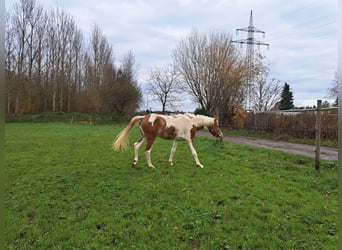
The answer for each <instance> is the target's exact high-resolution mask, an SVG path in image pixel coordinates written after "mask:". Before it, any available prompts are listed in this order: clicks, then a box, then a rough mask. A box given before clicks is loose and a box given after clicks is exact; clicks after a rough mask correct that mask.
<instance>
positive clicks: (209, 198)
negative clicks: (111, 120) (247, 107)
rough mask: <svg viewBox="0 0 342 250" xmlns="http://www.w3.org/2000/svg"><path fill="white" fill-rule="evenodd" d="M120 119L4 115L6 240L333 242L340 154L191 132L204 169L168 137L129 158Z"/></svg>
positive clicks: (234, 245)
mask: <svg viewBox="0 0 342 250" xmlns="http://www.w3.org/2000/svg"><path fill="white" fill-rule="evenodd" d="M122 128H123V127H122V126H108V125H103V126H91V125H70V124H62V123H44V124H39V123H38V124H30V123H11V124H7V125H6V135H5V137H6V141H5V153H6V163H5V172H6V174H7V185H6V189H5V208H6V210H7V211H6V212H7V216H6V221H5V227H6V232H5V240H6V249H336V244H337V226H336V220H337V200H338V197H337V196H338V195H337V163H336V162H331V161H325V162H323V164H322V165H323V166H322V169H321V171H320V172H319V173H317V172H315V171H314V161H313V160H312V159H309V158H305V157H302V156H295V155H291V154H286V153H281V152H277V151H271V150H265V149H258V148H252V147H247V146H242V145H236V144H232V143H227V142H224V143H223V144H217V143H215V140H210V139H207V138H202V137H196V139H195V143H196V149H197V153H198V155H199V158H200V160H201V162H202V164H203V165H204V166H205V168H204V169H200V168H197V167H196V166H195V163H194V160H193V158H192V156H191V153H190V150H189V148H188V146H187V144H186V143H180V144H179V146H178V149H177V152H176V155H175V158H174V162H175V165H174V166H173V167H171V166H169V164H168V156H169V151H170V148H171V144H172V142H171V141H165V140H161V139H160V140H157V141H156V143H155V145H154V147H153V151H152V154H151V156H152V161H153V163H154V165H155V166H156V170H154V171H153V170H151V169H148V168H147V166H146V161H145V157H144V155H143V152H141V153H140V155H141V156H140V162H139V163H138V166H137V167H136V168H132V167H131V162H132V159H133V150H132V148H131V149H130V150H127V151H125V152H121V153H114V152H112V150H111V144H112V141H113V139H114V138H115V136H116V134H117V133H118V132H119V131H120V130H121V129H122ZM138 136H139V135H138V129H134V130H133V132H132V134H131V136H130V141H131V144H133V142H134V140H135V139H137V138H138Z"/></svg>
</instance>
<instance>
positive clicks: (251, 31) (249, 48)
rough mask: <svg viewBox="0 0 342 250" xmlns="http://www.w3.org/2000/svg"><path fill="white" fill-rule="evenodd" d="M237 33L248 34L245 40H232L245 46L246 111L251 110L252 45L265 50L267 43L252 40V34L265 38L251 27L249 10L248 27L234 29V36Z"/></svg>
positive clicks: (251, 16) (252, 81)
mask: <svg viewBox="0 0 342 250" xmlns="http://www.w3.org/2000/svg"><path fill="white" fill-rule="evenodd" d="M239 31H245V32H248V36H247V39H240V40H234V41H232V42H233V43H239V44H240V45H241V46H242V44H247V50H246V61H247V82H246V83H247V86H246V87H247V93H246V97H247V98H246V107H245V108H246V109H247V105H248V109H251V107H250V105H251V103H250V97H251V90H252V86H253V83H254V79H253V78H254V72H253V71H254V45H258V47H260V45H265V46H267V48H269V44H268V43H264V42H261V41H258V40H256V39H255V38H254V33H262V34H263V37H265V32H264V31H262V30H259V29H257V28H256V27H254V25H253V11H252V10H251V14H250V17H249V26H248V27H247V28H240V29H236V34H238V32H239Z"/></svg>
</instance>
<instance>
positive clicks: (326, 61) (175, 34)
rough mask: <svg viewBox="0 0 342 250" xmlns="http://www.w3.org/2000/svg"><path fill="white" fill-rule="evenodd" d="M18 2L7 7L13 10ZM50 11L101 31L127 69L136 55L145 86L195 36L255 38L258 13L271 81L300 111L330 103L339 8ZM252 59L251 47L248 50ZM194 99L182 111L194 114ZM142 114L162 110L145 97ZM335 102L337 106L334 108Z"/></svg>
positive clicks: (83, 4)
mask: <svg viewBox="0 0 342 250" xmlns="http://www.w3.org/2000/svg"><path fill="white" fill-rule="evenodd" d="M15 2H18V1H14V0H6V8H7V9H8V8H11V7H12V6H13V3H15ZM38 3H40V4H42V5H43V6H44V9H45V10H46V11H48V10H50V9H51V8H52V7H56V6H59V7H61V8H63V9H64V10H65V11H66V12H68V13H70V15H71V16H72V17H73V18H74V20H75V22H76V24H77V25H78V28H79V29H81V30H82V32H83V34H84V35H85V36H86V39H88V37H89V35H90V33H91V30H92V28H93V26H94V24H96V25H98V26H99V28H100V29H101V30H102V31H103V33H104V35H105V36H106V38H107V39H108V42H109V43H110V44H111V45H112V46H113V50H114V53H115V59H116V61H117V62H120V60H121V58H122V56H123V55H124V54H126V53H127V52H128V51H129V50H131V51H132V52H133V54H134V55H135V59H136V63H137V66H138V79H139V84H141V86H142V87H143V86H144V85H145V84H146V83H147V82H148V78H149V73H150V71H151V68H152V67H154V66H164V65H166V64H168V63H171V62H172V51H173V50H174V49H175V46H176V44H177V43H178V42H179V41H181V39H183V38H184V37H185V36H187V35H188V34H189V33H190V32H191V31H192V30H193V29H196V30H198V31H199V32H208V31H218V32H228V33H230V34H231V35H232V36H233V39H245V38H247V33H246V32H239V34H238V35H237V34H236V31H235V30H236V29H237V28H243V27H247V26H248V23H249V14H250V11H251V10H253V19H254V26H255V27H256V28H258V29H260V30H263V31H265V32H266V35H265V38H264V37H263V36H262V35H260V34H258V33H256V34H255V39H257V40H259V41H262V42H265V43H269V44H270V49H269V50H267V49H266V48H265V46H261V48H260V49H261V52H262V53H263V54H264V55H265V56H266V62H267V63H268V64H269V65H270V69H271V71H270V77H271V78H276V79H278V80H280V81H281V82H283V83H284V82H287V83H289V84H290V87H291V89H292V92H293V94H294V100H295V105H296V106H303V105H305V106H306V105H310V106H312V105H315V104H316V100H317V99H323V100H328V98H327V89H328V88H329V87H331V83H332V80H333V79H334V77H335V72H336V70H337V36H338V34H337V33H338V29H337V12H338V10H337V9H338V1H337V0H326V1H322V0H296V1H286V0H258V1H255V0H243V1H242V0H164V1H163V0H96V1H93V0H91V1H89V0H38ZM242 49H243V50H244V51H245V45H244V47H243V48H242ZM190 99H191V98H185V100H184V101H183V102H182V103H181V104H180V105H179V106H178V109H179V110H186V111H193V110H194V109H195V108H196V106H197V105H196V104H193V103H192V102H191V100H190ZM144 100H145V101H144V104H143V105H142V106H141V109H146V108H152V109H160V105H159V106H158V105H156V104H154V103H153V102H151V100H148V97H147V96H145V97H144ZM329 101H331V102H332V101H333V100H329Z"/></svg>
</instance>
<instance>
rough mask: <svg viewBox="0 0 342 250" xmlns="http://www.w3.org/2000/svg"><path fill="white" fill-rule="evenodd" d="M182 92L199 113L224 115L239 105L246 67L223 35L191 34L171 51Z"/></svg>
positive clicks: (227, 37) (228, 38) (227, 35)
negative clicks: (192, 101) (196, 106)
mask: <svg viewBox="0 0 342 250" xmlns="http://www.w3.org/2000/svg"><path fill="white" fill-rule="evenodd" d="M173 55H174V61H175V65H176V66H177V69H178V71H179V72H180V75H181V82H183V83H184V87H185V88H184V89H185V90H187V91H188V93H189V94H190V95H191V96H192V97H193V98H194V100H195V101H196V102H197V103H198V104H199V105H200V107H201V108H202V109H203V110H206V111H207V112H209V113H211V114H214V113H220V114H225V113H227V112H229V111H228V109H229V106H231V104H232V102H242V101H243V98H244V97H243V95H242V93H243V87H244V84H243V83H244V80H245V78H246V75H247V74H246V66H245V65H246V64H245V62H244V60H243V58H242V57H241V56H240V54H239V51H238V50H237V49H236V48H235V46H234V45H233V44H232V43H231V37H230V35H229V34H226V33H221V34H220V33H209V34H200V33H198V32H196V31H194V32H192V33H191V34H190V35H189V36H188V37H186V38H185V39H183V40H182V41H181V42H180V43H179V44H178V46H177V47H176V49H175V50H174V53H173Z"/></svg>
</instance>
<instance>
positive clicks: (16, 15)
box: [5, 0, 293, 123]
mask: <svg viewBox="0 0 342 250" xmlns="http://www.w3.org/2000/svg"><path fill="white" fill-rule="evenodd" d="M231 40H232V39H231V36H230V34H229V33H224V32H203V33H201V32H198V31H196V30H193V31H191V32H190V33H189V35H187V36H186V37H185V38H183V39H182V40H180V41H179V42H178V43H177V44H176V47H175V49H174V50H173V51H172V62H171V63H170V64H169V65H167V66H158V67H154V68H153V69H151V73H150V76H149V79H148V82H147V83H146V84H147V88H146V89H147V92H146V94H148V95H150V96H153V97H154V98H155V99H156V100H158V102H159V103H160V104H161V107H162V110H161V111H162V112H165V111H166V110H167V109H170V108H172V107H175V106H176V103H177V102H178V101H180V99H181V98H182V94H183V93H186V94H187V95H188V96H190V97H191V98H192V100H193V101H194V102H195V103H197V104H198V109H197V110H196V112H198V113H202V114H207V115H218V116H219V117H220V119H221V120H222V121H224V122H225V123H227V122H228V123H230V122H231V119H232V118H233V117H234V114H235V113H237V112H239V111H241V110H245V109H247V108H249V109H253V110H255V111H269V110H272V109H274V108H276V107H277V106H279V105H280V100H281V98H282V96H281V93H282V84H281V82H280V81H279V80H276V79H270V77H269V68H268V66H267V65H265V63H264V60H263V59H264V57H263V56H262V55H260V54H258V53H256V56H255V57H256V58H255V61H254V62H253V69H252V70H250V69H248V65H250V63H247V61H246V60H247V59H246V57H245V56H244V51H242V50H241V48H240V47H238V46H235V45H234V44H233V43H232V42H231ZM5 48H6V81H7V96H6V100H7V110H6V111H7V114H21V113H41V112H45V111H62V112H84V113H97V114H110V115H117V116H122V117H124V116H131V115H132V114H133V113H134V112H135V111H136V110H137V109H138V108H139V105H140V103H141V101H142V94H143V93H142V90H141V88H140V87H139V85H138V82H137V72H136V66H135V57H134V55H133V53H132V52H131V51H128V52H127V53H126V55H125V56H124V58H123V59H122V63H121V64H120V65H118V64H116V63H115V62H114V59H113V58H114V51H113V48H112V46H111V45H110V43H109V42H108V40H107V38H106V37H105V36H104V34H103V32H102V31H101V29H100V28H99V27H98V26H97V25H94V27H93V29H92V31H91V34H88V39H87V37H85V36H84V34H82V32H81V31H80V30H79V29H78V27H77V25H76V23H75V21H74V20H73V18H72V17H71V16H70V15H69V14H68V13H66V12H65V11H64V10H63V9H61V8H58V7H56V8H54V9H52V10H50V11H49V12H46V11H45V10H44V9H43V8H42V6H40V5H39V4H38V3H37V1H36V0H19V2H18V3H17V4H15V5H14V6H13V9H11V10H10V11H7V12H6V34H5ZM250 83H252V84H250ZM285 87H286V88H288V87H289V85H288V84H285ZM288 90H289V89H287V91H288ZM283 91H284V90H283ZM290 94H291V95H292V93H290ZM291 95H290V105H291V102H292V105H293V98H292V96H291ZM291 98H292V99H291ZM247 101H248V102H250V103H249V107H247ZM180 110H182V108H180Z"/></svg>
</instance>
